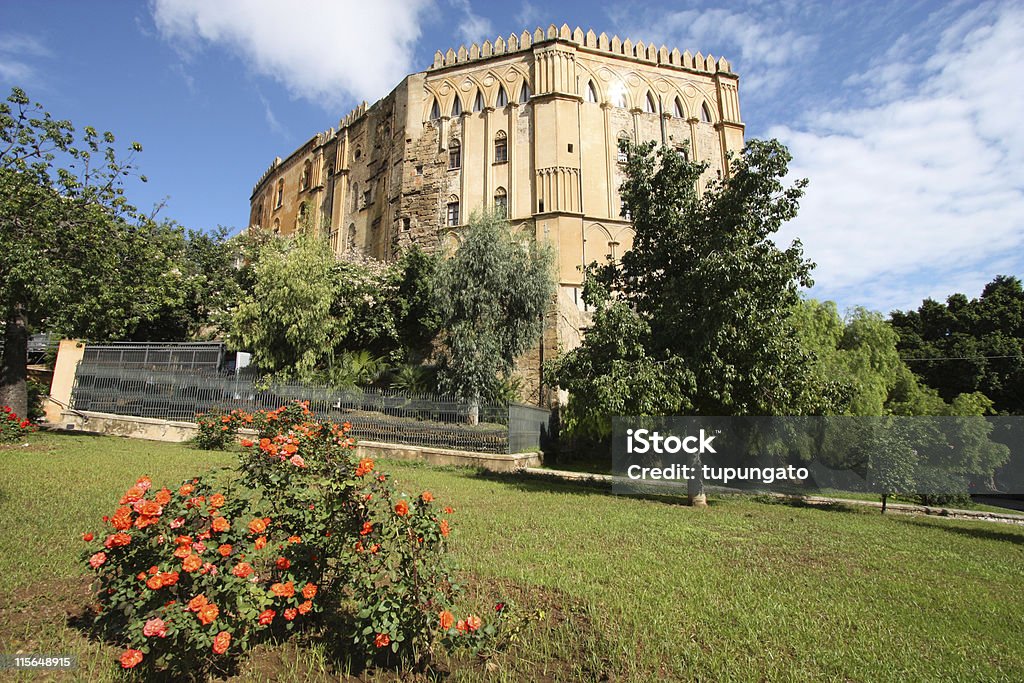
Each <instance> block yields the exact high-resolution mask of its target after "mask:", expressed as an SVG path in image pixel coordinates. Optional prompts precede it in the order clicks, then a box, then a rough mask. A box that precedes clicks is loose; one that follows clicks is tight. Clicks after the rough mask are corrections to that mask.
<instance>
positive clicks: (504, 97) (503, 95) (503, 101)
mask: <svg viewBox="0 0 1024 683" xmlns="http://www.w3.org/2000/svg"><path fill="white" fill-rule="evenodd" d="M495 104H497V106H499V107H504V106H505V105H507V104H508V93H507V92H505V86H503V85H499V86H498V99H497V101H496V102H495Z"/></svg>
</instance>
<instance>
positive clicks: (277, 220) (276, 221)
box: [274, 218, 281, 235]
mask: <svg viewBox="0 0 1024 683" xmlns="http://www.w3.org/2000/svg"><path fill="white" fill-rule="evenodd" d="M280 233H281V219H280V218H275V219H274V234H275V235H278V234H280Z"/></svg>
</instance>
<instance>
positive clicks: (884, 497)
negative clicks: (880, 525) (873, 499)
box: [882, 493, 889, 515]
mask: <svg viewBox="0 0 1024 683" xmlns="http://www.w3.org/2000/svg"><path fill="white" fill-rule="evenodd" d="M888 502H889V494H888V493H883V494H882V514H883V515H884V514H885V506H886V504H887V503H888Z"/></svg>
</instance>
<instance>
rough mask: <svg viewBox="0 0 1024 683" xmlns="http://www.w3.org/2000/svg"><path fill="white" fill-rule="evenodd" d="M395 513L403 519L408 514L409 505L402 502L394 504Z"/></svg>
mask: <svg viewBox="0 0 1024 683" xmlns="http://www.w3.org/2000/svg"><path fill="white" fill-rule="evenodd" d="M395 513H396V514H397V515H398V516H399V517H405V516H406V515H407V514H409V504H408V503H406V502H405V501H404V500H400V501H398V502H397V503H395Z"/></svg>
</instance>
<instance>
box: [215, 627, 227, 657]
mask: <svg viewBox="0 0 1024 683" xmlns="http://www.w3.org/2000/svg"><path fill="white" fill-rule="evenodd" d="M230 646H231V634H230V633H228V632H227V631H221V632H220V633H218V634H217V635H216V637H214V639H213V651H214V652H215V653H217V654H219V655H222V654H224V653H225V652H227V651H228V648H229V647H230Z"/></svg>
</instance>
